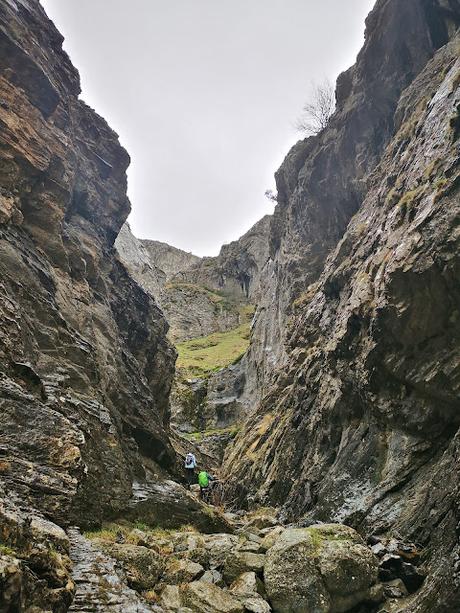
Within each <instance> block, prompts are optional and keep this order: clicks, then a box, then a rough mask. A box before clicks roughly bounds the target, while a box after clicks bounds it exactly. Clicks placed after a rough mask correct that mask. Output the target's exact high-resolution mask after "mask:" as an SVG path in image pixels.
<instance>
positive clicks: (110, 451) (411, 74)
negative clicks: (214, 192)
mask: <svg viewBox="0 0 460 613" xmlns="http://www.w3.org/2000/svg"><path fill="white" fill-rule="evenodd" d="M286 10H287V9H286ZM459 24H460V2H459V1H458V0H404V2H402V1H401V0H377V2H376V4H375V7H374V9H373V11H372V12H371V13H370V15H369V17H368V19H367V21H366V38H365V43H364V46H363V48H362V50H361V52H360V53H359V55H358V57H357V60H356V64H355V65H354V66H353V67H351V68H350V69H349V70H347V71H346V72H344V73H343V74H341V75H340V76H339V78H338V80H337V84H336V110H335V112H334V114H333V115H332V116H331V117H330V119H329V121H328V124H327V126H326V127H325V128H324V129H322V130H321V131H319V133H318V134H316V135H313V136H311V137H309V138H305V139H302V140H299V142H298V143H297V144H296V145H295V146H294V147H293V148H292V149H291V150H290V151H289V152H288V153H287V156H286V158H285V161H284V162H283V164H282V166H281V167H280V169H279V171H278V172H277V174H276V182H277V195H276V199H277V204H276V208H275V212H274V214H273V215H272V216H265V217H264V218H263V219H261V220H260V221H259V222H258V223H257V224H255V225H254V226H253V227H252V228H251V229H250V230H249V231H248V232H247V233H246V234H245V235H244V236H242V237H241V238H240V239H238V240H236V241H234V242H232V243H230V244H228V245H224V246H223V247H222V249H221V252H220V253H219V255H218V256H217V257H213V258H198V257H196V256H194V255H192V254H188V253H185V252H183V251H181V250H179V249H176V248H175V247H172V246H170V245H166V244H164V243H160V242H158V241H155V240H140V239H137V238H136V237H135V236H133V234H132V233H131V230H130V228H129V226H128V224H127V218H128V215H129V212H130V208H131V205H130V202H129V200H128V198H127V194H126V187H127V183H126V169H127V167H128V165H129V156H128V154H127V152H126V151H125V150H124V149H123V148H122V147H121V146H120V144H119V141H118V136H117V135H116V134H115V133H114V132H113V131H112V130H111V128H110V127H109V126H108V125H107V123H106V122H105V120H104V119H102V118H101V117H100V116H99V115H97V113H96V112H95V111H93V110H92V109H91V108H89V107H88V106H86V105H85V103H84V102H83V101H82V100H80V99H79V94H80V82H79V76H78V73H77V70H76V69H75V68H74V67H73V65H72V64H71V61H70V59H69V58H68V56H67V55H66V53H65V52H64V51H63V50H62V42H63V39H62V36H61V35H60V34H59V32H58V31H57V30H56V28H55V27H54V25H53V24H52V22H51V21H49V19H48V18H47V16H46V14H45V12H44V10H43V8H42V6H41V5H40V3H39V1H38V0H5V1H3V2H2V3H1V4H0V613H22V612H24V613H49V612H50V611H52V612H53V613H65V612H66V611H82V612H83V611H88V612H89V611H101V612H102V611H113V612H119V613H121V612H130V611H132V612H135V611H139V612H142V611H165V612H173V613H174V612H176V613H190V612H192V613H193V612H197V613H200V612H204V613H244V612H253V613H269V611H274V612H275V613H341V612H344V613H345V612H350V613H399V612H403V611H409V612H411V613H454V612H455V611H459V610H460V541H459V537H460V487H459V479H458V471H459V467H460V438H459V436H460V435H459V427H460V418H459V411H458V408H459V398H460V290H459V288H460V258H459V254H460V230H459V220H460V206H459V203H460V199H459V185H460V168H459V135H460V88H459V85H460V59H459V57H460V38H459V37H460V35H459V34H458V26H459ZM304 78H305V75H299V79H304ZM286 95H289V92H286ZM178 180H180V177H178ZM234 180H237V177H234ZM152 198H154V196H152ZM153 204H154V200H153ZM152 238H154V237H152ZM189 451H192V452H193V453H194V454H195V455H196V458H197V470H203V469H205V470H208V471H209V472H210V473H212V474H213V475H214V476H217V477H219V479H220V481H219V483H218V486H217V488H216V490H215V492H218V496H217V494H216V495H215V497H213V496H210V497H209V498H208V500H207V502H205V501H203V500H201V499H200V496H199V486H198V485H197V484H192V485H191V487H189V486H188V485H187V479H186V478H187V475H186V473H185V469H184V457H185V454H186V453H187V452H189ZM195 477H196V475H195ZM197 490H198V491H197Z"/></svg>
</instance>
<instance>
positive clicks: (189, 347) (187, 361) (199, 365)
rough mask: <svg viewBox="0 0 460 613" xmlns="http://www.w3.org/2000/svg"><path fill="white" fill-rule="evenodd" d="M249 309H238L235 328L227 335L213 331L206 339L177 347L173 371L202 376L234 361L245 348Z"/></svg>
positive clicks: (251, 312)
mask: <svg viewBox="0 0 460 613" xmlns="http://www.w3.org/2000/svg"><path fill="white" fill-rule="evenodd" d="M253 312H254V309H253V307H251V306H249V305H246V306H244V307H241V310H240V321H242V322H243V323H241V324H240V325H239V326H238V327H237V328H234V329H233V330H228V331H227V332H215V333H214V334H210V335H209V336H203V337H200V338H194V339H191V340H189V341H185V342H183V343H179V344H178V345H177V351H178V354H179V355H178V358H177V368H178V369H179V370H180V371H181V374H182V375H183V376H185V377H188V378H192V377H206V376H207V375H208V374H209V373H211V372H214V371H216V370H220V369H221V368H224V367H225V366H228V365H229V364H233V363H234V362H236V361H238V360H239V359H240V358H241V357H242V356H243V354H244V353H245V352H246V350H247V348H248V346H249V335H250V321H251V318H252V314H253Z"/></svg>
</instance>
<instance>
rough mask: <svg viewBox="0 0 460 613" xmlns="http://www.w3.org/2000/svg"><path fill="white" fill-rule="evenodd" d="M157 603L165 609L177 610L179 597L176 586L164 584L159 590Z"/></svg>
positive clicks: (179, 606)
mask: <svg viewBox="0 0 460 613" xmlns="http://www.w3.org/2000/svg"><path fill="white" fill-rule="evenodd" d="M159 604H160V606H161V607H162V608H163V609H164V610H165V611H174V612H175V611H179V609H180V608H181V599H180V593H179V588H178V586H177V585H166V586H165V587H164V589H163V591H162V592H161V596H160V603H159Z"/></svg>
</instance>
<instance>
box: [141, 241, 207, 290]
mask: <svg viewBox="0 0 460 613" xmlns="http://www.w3.org/2000/svg"><path fill="white" fill-rule="evenodd" d="M140 242H141V244H142V246H143V247H144V249H145V251H146V252H147V253H148V255H149V257H150V261H151V262H154V264H155V266H158V268H160V269H161V270H163V271H164V273H165V275H166V279H167V280H168V281H169V280H170V279H172V278H173V277H174V276H175V275H176V274H178V273H181V272H185V271H187V270H189V269H190V268H193V266H196V265H197V264H199V262H200V261H201V258H199V257H198V256H197V255H194V254H193V253H189V252H188V251H183V250H182V249H178V248H177V247H173V246H172V245H168V244H167V243H161V242H160V241H153V240H147V239H143V240H141V241H140Z"/></svg>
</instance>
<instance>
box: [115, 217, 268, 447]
mask: <svg viewBox="0 0 460 613" xmlns="http://www.w3.org/2000/svg"><path fill="white" fill-rule="evenodd" d="M270 224H271V216H269V215H267V216H265V217H264V218H263V219H261V220H260V221H259V222H258V223H256V224H255V225H254V226H253V227H252V228H251V229H250V230H249V231H248V232H247V233H246V234H244V235H243V236H242V237H241V238H240V239H238V240H237V241H233V242H232V243H230V244H228V245H224V246H223V247H222V249H221V251H220V254H219V255H218V256H217V257H215V258H202V259H200V258H196V257H188V256H190V255H191V254H186V253H185V252H182V251H180V250H177V249H175V248H174V247H169V246H168V245H165V244H163V243H157V242H156V241H146V240H138V239H137V238H135V237H134V236H133V235H132V233H131V231H130V229H129V226H128V225H127V224H125V226H124V227H123V228H122V231H121V232H120V234H119V236H118V238H117V240H116V243H115V245H116V248H117V251H118V253H119V256H120V259H121V261H122V262H123V263H124V265H125V266H126V267H127V269H128V270H129V271H130V273H131V274H132V275H133V277H134V278H135V279H136V280H137V281H138V282H139V283H140V285H141V286H142V287H143V288H144V289H145V290H146V291H147V292H149V293H150V294H151V295H152V296H153V297H154V298H155V300H156V302H157V303H158V304H159V306H160V307H161V309H162V310H163V312H164V314H165V316H166V319H167V320H168V323H169V324H170V326H171V327H170V331H169V338H170V339H171V340H172V341H173V342H174V343H176V344H177V345H178V346H179V361H178V375H177V376H176V380H175V384H174V388H173V393H172V396H171V401H172V402H171V406H172V420H173V424H174V426H175V427H177V428H178V429H179V430H181V431H185V432H194V431H202V430H210V429H211V430H215V429H222V428H227V427H229V426H237V425H238V424H239V423H240V422H241V420H242V419H243V418H244V416H245V415H247V413H248V411H249V410H250V408H251V406H252V400H253V397H254V396H255V394H256V391H255V390H256V389H257V384H256V382H255V380H254V377H253V376H252V373H251V375H249V374H248V373H247V370H248V367H249V366H250V365H252V362H250V361H248V360H247V359H246V358H245V357H244V358H243V359H240V358H241V355H242V354H243V353H244V351H245V350H246V347H247V344H248V343H247V342H246V343H245V346H244V349H243V351H241V352H240V353H239V354H236V355H235V356H233V357H236V358H237V360H238V363H236V364H232V363H231V362H232V361H233V358H232V359H228V360H227V361H225V360H224V363H222V364H220V363H217V362H215V361H213V359H212V358H211V359H209V360H208V362H209V363H208V364H204V365H202V367H201V365H200V369H199V370H200V372H190V369H188V368H186V367H185V368H184V367H183V363H182V360H181V346H182V347H183V350H185V352H187V351H188V349H189V346H187V347H185V346H184V345H182V344H183V343H184V342H185V341H193V340H194V339H203V338H204V337H209V338H206V339H205V340H204V341H199V342H200V343H205V345H206V344H207V345H208V346H216V345H218V344H219V343H223V344H226V345H228V344H229V342H230V343H231V342H232V339H230V338H227V337H223V338H222V339H220V338H213V337H211V335H212V334H214V333H216V332H217V333H219V332H231V331H233V330H236V329H237V328H238V327H240V326H241V325H242V324H243V325H245V324H246V321H247V320H248V318H251V319H252V310H251V307H250V306H249V303H250V302H254V303H255V302H258V300H259V294H258V292H259V286H260V280H261V275H262V271H263V270H264V267H265V264H266V262H267V260H268V257H269V243H268V236H269V231H270ZM162 267H164V270H161V268H162ZM240 336H241V335H240ZM247 337H249V325H247ZM238 340H239V339H238V338H236V341H237V342H238ZM195 345H196V347H198V343H196V344H195ZM195 345H190V348H191V349H192V351H193V349H194V348H195ZM200 359H201V358H200ZM227 365H229V366H228V367H227ZM216 370H217V372H214V371H216ZM197 377H198V378H197ZM216 436H217V438H216ZM229 440H230V437H229V436H228V433H227V432H224V433H222V435H220V434H216V433H215V432H212V434H211V438H210V439H209V441H208V442H209V444H208V442H206V444H205V446H206V448H207V449H208V450H209V451H211V453H213V454H214V455H215V457H216V458H221V456H222V454H223V449H224V448H225V447H226V445H227V444H228V442H229Z"/></svg>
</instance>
